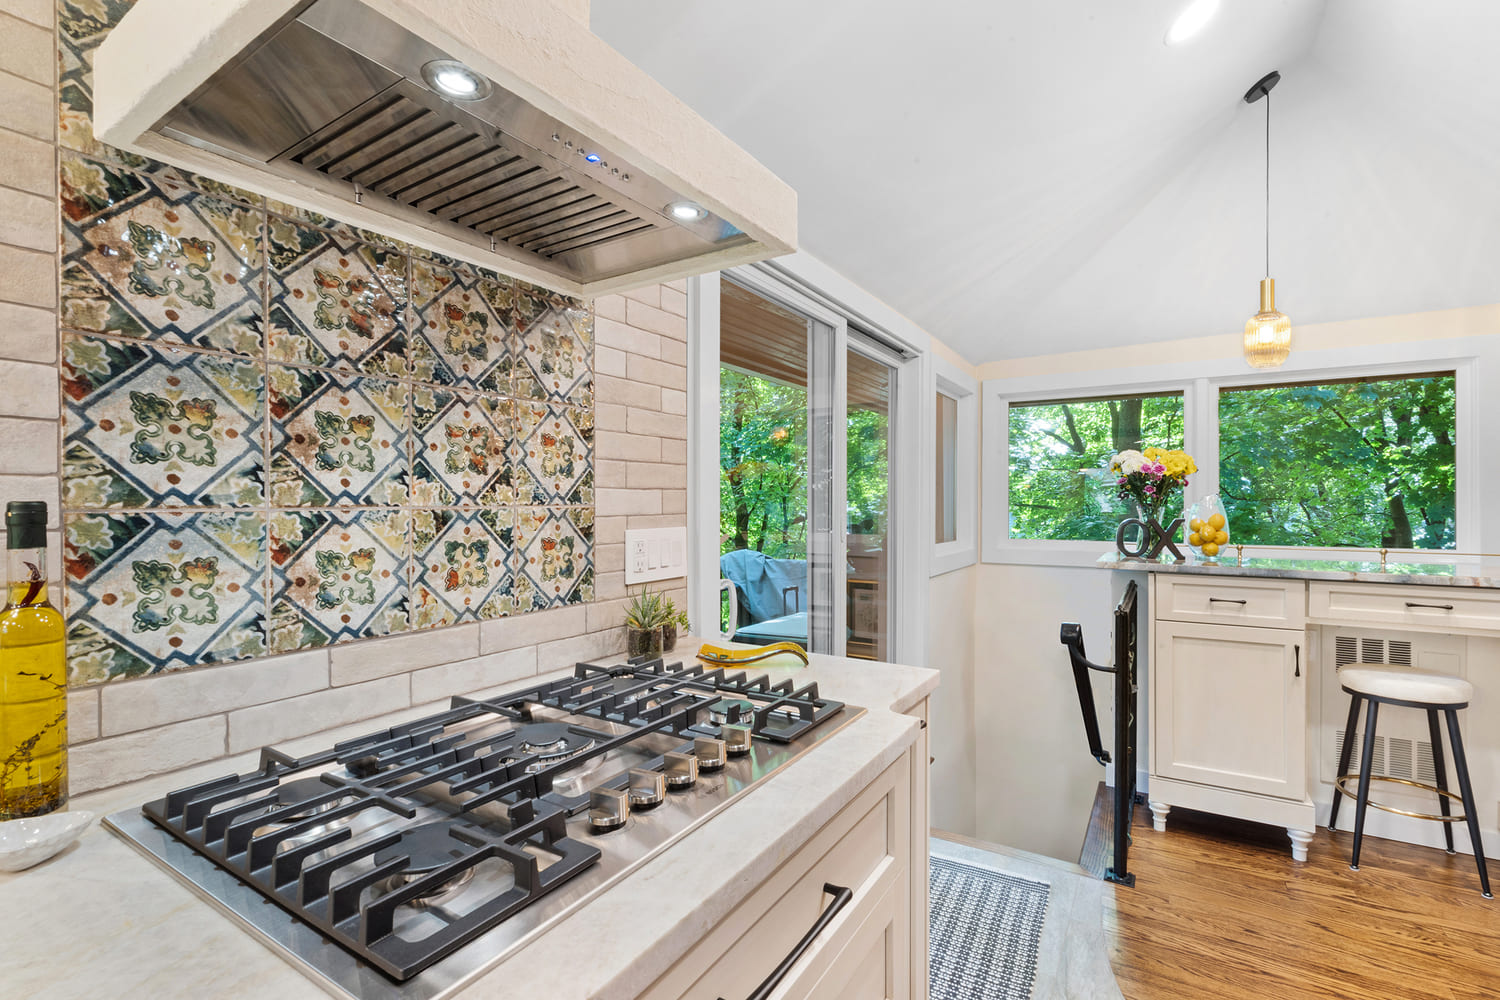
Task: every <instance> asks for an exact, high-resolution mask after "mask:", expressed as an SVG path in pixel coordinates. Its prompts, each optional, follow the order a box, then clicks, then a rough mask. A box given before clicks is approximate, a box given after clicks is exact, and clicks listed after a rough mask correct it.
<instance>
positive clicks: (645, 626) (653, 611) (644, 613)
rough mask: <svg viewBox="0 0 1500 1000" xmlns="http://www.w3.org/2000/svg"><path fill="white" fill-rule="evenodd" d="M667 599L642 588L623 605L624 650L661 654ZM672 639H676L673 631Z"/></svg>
mask: <svg viewBox="0 0 1500 1000" xmlns="http://www.w3.org/2000/svg"><path fill="white" fill-rule="evenodd" d="M667 605H668V602H667V599H666V598H665V597H663V596H662V595H661V594H657V593H653V592H652V591H650V590H643V591H641V592H640V593H639V594H636V595H635V597H634V598H633V599H632V600H631V602H630V603H629V604H628V605H626V607H625V634H626V652H627V653H628V654H629V656H630V657H631V658H632V659H634V658H635V657H637V656H660V655H661V654H662V640H663V638H664V636H663V634H662V632H663V626H664V625H666V624H667V620H668V614H667ZM673 641H674V642H675V641H676V634H675V631H674V633H673Z"/></svg>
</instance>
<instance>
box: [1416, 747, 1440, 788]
mask: <svg viewBox="0 0 1500 1000" xmlns="http://www.w3.org/2000/svg"><path fill="white" fill-rule="evenodd" d="M1417 780H1418V781H1420V782H1423V783H1425V784H1428V785H1435V784H1437V771H1436V769H1434V768H1433V766H1432V744H1431V743H1428V742H1427V741H1426V740H1418V741H1417Z"/></svg>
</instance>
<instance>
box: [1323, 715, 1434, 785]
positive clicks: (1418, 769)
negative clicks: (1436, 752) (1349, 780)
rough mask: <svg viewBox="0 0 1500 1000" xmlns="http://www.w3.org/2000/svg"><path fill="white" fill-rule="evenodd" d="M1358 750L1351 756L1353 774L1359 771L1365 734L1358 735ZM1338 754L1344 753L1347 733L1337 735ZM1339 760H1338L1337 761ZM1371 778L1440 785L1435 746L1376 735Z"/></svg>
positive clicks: (1356, 737) (1335, 750)
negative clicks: (1377, 775)
mask: <svg viewBox="0 0 1500 1000" xmlns="http://www.w3.org/2000/svg"><path fill="white" fill-rule="evenodd" d="M1354 738H1355V740H1356V741H1357V742H1355V744H1354V749H1353V750H1352V751H1351V753H1350V756H1349V770H1350V771H1358V770H1359V754H1360V750H1361V743H1362V742H1363V739H1364V730H1360V731H1358V732H1357V733H1356V734H1355V737H1354ZM1334 740H1335V746H1334V752H1335V753H1337V754H1342V753H1343V752H1344V731H1343V730H1342V729H1340V730H1338V731H1337V732H1336V733H1335V734H1334ZM1334 759H1335V760H1337V759H1338V758H1337V757H1335V758H1334ZM1370 773H1371V774H1379V775H1384V776H1385V777H1388V778H1406V779H1407V780H1410V781H1421V782H1425V783H1426V784H1429V785H1434V784H1437V771H1436V770H1434V768H1433V766H1432V744H1431V743H1429V742H1428V741H1427V740H1407V739H1402V738H1401V737H1399V736H1391V737H1386V736H1381V735H1380V734H1379V733H1376V734H1375V754H1374V758H1373V761H1372V763H1371V765H1370Z"/></svg>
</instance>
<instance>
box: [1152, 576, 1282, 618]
mask: <svg viewBox="0 0 1500 1000" xmlns="http://www.w3.org/2000/svg"><path fill="white" fill-rule="evenodd" d="M1155 579H1156V610H1155V611H1153V612H1152V614H1153V615H1155V616H1156V618H1157V619H1158V620H1161V621H1175V622H1207V623H1214V624H1224V625H1260V626H1263V627H1267V628H1301V627H1302V623H1303V622H1304V621H1305V620H1306V619H1307V586H1306V584H1304V583H1303V582H1302V581H1300V580H1255V579H1247V578H1245V577H1232V578H1219V579H1215V578H1212V577H1207V576H1181V577H1169V576H1165V575H1162V574H1158V575H1157V576H1156V578H1155Z"/></svg>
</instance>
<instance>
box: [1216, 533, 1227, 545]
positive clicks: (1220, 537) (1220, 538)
mask: <svg viewBox="0 0 1500 1000" xmlns="http://www.w3.org/2000/svg"><path fill="white" fill-rule="evenodd" d="M1227 541H1229V532H1227V531H1216V532H1214V544H1215V545H1223V544H1224V543H1225V542H1227Z"/></svg>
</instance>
